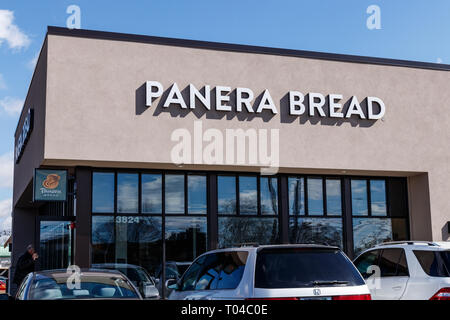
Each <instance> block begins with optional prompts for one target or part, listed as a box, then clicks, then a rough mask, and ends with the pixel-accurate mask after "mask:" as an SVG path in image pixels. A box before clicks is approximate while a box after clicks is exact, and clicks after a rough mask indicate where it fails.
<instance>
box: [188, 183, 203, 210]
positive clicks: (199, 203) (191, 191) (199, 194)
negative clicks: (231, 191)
mask: <svg viewBox="0 0 450 320" xmlns="http://www.w3.org/2000/svg"><path fill="white" fill-rule="evenodd" d="M187 178H188V213H190V214H206V194H207V191H206V176H200V175H188V176H187Z"/></svg>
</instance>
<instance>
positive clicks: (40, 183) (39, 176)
mask: <svg viewBox="0 0 450 320" xmlns="http://www.w3.org/2000/svg"><path fill="white" fill-rule="evenodd" d="M33 200H34V201H66V200H67V170H47V169H36V170H34V182H33Z"/></svg>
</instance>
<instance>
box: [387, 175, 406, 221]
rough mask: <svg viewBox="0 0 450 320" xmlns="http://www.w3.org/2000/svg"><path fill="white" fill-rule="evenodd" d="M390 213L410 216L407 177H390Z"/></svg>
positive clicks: (391, 214)
mask: <svg viewBox="0 0 450 320" xmlns="http://www.w3.org/2000/svg"><path fill="white" fill-rule="evenodd" d="M388 193H389V196H388V198H389V215H390V216H391V217H408V197H407V188H406V179H404V178H389V179H388Z"/></svg>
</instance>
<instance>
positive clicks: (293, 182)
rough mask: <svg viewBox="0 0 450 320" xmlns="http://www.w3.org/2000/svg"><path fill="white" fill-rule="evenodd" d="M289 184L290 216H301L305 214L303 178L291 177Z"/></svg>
mask: <svg viewBox="0 0 450 320" xmlns="http://www.w3.org/2000/svg"><path fill="white" fill-rule="evenodd" d="M288 183H289V214H290V215H293V216H301V215H304V214H305V184H304V179H303V178H302V177H290V178H289V179H288Z"/></svg>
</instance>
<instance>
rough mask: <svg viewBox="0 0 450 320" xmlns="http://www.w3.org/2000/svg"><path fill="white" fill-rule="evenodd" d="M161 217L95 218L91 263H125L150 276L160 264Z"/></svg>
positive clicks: (93, 218)
mask: <svg viewBox="0 0 450 320" xmlns="http://www.w3.org/2000/svg"><path fill="white" fill-rule="evenodd" d="M161 248H162V221H161V217H142V216H132V215H126V216H115V217H114V216H93V217H92V263H93V264H102V263H124V264H132V265H138V266H141V267H143V268H145V269H146V270H147V271H148V272H149V273H150V274H151V275H154V273H155V270H156V269H157V268H158V267H159V266H160V264H161V257H162V251H161Z"/></svg>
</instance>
